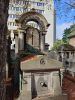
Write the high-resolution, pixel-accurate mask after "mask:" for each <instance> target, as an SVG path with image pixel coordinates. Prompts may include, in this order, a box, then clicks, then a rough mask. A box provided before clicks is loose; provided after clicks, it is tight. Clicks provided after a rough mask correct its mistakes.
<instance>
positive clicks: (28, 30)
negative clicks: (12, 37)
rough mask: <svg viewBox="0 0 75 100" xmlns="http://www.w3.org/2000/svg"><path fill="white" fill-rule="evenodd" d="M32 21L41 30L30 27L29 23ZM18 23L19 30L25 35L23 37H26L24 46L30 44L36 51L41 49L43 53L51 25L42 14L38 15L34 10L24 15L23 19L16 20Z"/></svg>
mask: <svg viewBox="0 0 75 100" xmlns="http://www.w3.org/2000/svg"><path fill="white" fill-rule="evenodd" d="M30 21H33V22H35V23H37V25H38V26H39V29H37V28H35V27H29V26H28V25H27V23H29V22H30ZM16 23H17V24H18V26H19V29H20V30H23V33H24V34H22V37H24V40H23V42H24V45H25V44H26V43H28V44H29V45H30V46H32V47H34V48H36V49H40V50H41V51H44V50H45V35H46V32H47V28H48V27H49V24H48V22H47V20H46V19H45V17H44V16H43V15H42V14H39V13H37V12H36V11H35V10H34V9H33V10H31V11H29V12H27V13H24V14H22V15H21V17H20V18H19V19H18V20H16ZM28 35H29V36H28ZM27 37H28V38H27ZM23 42H22V43H23ZM25 42H26V43H25ZM37 42H38V43H37Z"/></svg>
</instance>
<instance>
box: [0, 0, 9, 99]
mask: <svg viewBox="0 0 75 100" xmlns="http://www.w3.org/2000/svg"><path fill="white" fill-rule="evenodd" d="M8 6H9V0H0V100H5V98H6V86H5V79H6V57H7V56H6V55H7V54H6V51H7V50H6V35H7V18H8Z"/></svg>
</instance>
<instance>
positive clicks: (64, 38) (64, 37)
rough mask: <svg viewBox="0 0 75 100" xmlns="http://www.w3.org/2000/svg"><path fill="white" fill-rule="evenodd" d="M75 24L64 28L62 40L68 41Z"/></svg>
mask: <svg viewBox="0 0 75 100" xmlns="http://www.w3.org/2000/svg"><path fill="white" fill-rule="evenodd" d="M74 26H75V24H73V25H71V26H70V28H66V29H65V30H64V33H63V38H62V40H63V41H64V43H68V36H69V35H70V34H71V30H72V28H73V27H74Z"/></svg>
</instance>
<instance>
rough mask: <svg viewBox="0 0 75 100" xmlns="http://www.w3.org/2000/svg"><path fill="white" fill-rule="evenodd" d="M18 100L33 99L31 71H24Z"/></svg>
mask: <svg viewBox="0 0 75 100" xmlns="http://www.w3.org/2000/svg"><path fill="white" fill-rule="evenodd" d="M17 100H32V90H31V73H25V72H23V79H22V89H21V90H20V96H19V98H18V99H17Z"/></svg>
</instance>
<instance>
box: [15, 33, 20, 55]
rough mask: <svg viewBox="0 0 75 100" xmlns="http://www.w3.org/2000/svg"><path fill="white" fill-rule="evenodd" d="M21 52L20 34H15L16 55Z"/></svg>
mask: <svg viewBox="0 0 75 100" xmlns="http://www.w3.org/2000/svg"><path fill="white" fill-rule="evenodd" d="M18 51H19V39H18V33H15V54H17V53H18Z"/></svg>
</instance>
